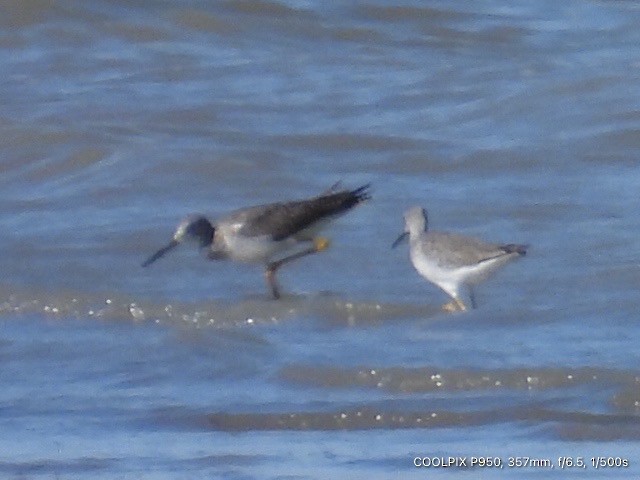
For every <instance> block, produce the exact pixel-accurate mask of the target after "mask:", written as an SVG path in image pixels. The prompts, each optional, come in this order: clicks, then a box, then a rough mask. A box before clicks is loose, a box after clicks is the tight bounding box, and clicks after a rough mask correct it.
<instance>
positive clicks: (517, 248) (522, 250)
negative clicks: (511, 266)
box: [502, 243, 529, 256]
mask: <svg viewBox="0 0 640 480" xmlns="http://www.w3.org/2000/svg"><path fill="white" fill-rule="evenodd" d="M528 249H529V245H518V244H516V243H510V244H508V245H503V246H502V250H504V251H505V252H506V253H517V254H518V255H522V256H524V255H526V254H527V250H528Z"/></svg>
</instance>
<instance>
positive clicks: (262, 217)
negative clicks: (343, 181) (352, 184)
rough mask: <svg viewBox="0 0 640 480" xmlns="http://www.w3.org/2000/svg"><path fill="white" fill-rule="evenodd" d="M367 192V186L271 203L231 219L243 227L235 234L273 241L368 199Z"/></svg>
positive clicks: (238, 214) (247, 210)
mask: <svg viewBox="0 0 640 480" xmlns="http://www.w3.org/2000/svg"><path fill="white" fill-rule="evenodd" d="M368 189H369V185H364V186H362V187H360V188H356V189H355V190H343V191H340V192H335V193H330V194H326V195H320V196H318V197H314V198H310V199H308V200H298V201H292V202H285V203H272V204H269V205H261V206H257V207H252V208H249V209H246V210H242V211H239V212H237V213H236V214H235V216H236V218H237V219H238V220H239V221H241V222H242V223H243V224H244V225H243V226H242V228H241V229H240V231H239V233H241V234H242V235H246V236H249V237H255V236H261V235H270V236H271V238H272V239H273V240H275V241H279V240H284V239H285V238H287V237H290V236H292V235H295V234H297V233H299V232H301V231H303V230H305V229H307V228H309V227H312V226H313V225H314V224H315V223H317V222H320V221H322V220H326V219H328V218H331V217H335V216H338V215H340V214H342V213H345V212H347V211H348V210H350V209H351V208H353V207H355V206H356V205H358V204H359V203H361V202H363V201H365V200H367V199H369V198H370V196H369V193H368Z"/></svg>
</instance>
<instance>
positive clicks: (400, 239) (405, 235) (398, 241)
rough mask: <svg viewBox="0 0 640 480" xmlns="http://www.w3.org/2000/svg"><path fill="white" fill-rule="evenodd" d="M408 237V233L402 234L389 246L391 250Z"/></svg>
mask: <svg viewBox="0 0 640 480" xmlns="http://www.w3.org/2000/svg"><path fill="white" fill-rule="evenodd" d="M408 236H409V232H402V233H401V234H400V236H399V237H398V238H396V241H395V242H393V245H391V248H396V247H397V246H398V245H400V243H401V242H402V241H403V240H404V239H405V238H407V237H408Z"/></svg>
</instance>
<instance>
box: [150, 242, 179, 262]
mask: <svg viewBox="0 0 640 480" xmlns="http://www.w3.org/2000/svg"><path fill="white" fill-rule="evenodd" d="M176 246H178V242H176V241H175V240H171V242H170V243H169V244H168V245H167V246H165V247H162V248H161V249H160V250H158V251H157V252H156V253H154V254H153V255H151V256H150V257H149V258H147V259H146V260H145V261H144V262H142V266H143V267H147V266H149V265H151V264H152V263H153V262H155V261H156V260H157V259H159V258H160V257H162V256H163V255H164V254H165V253H167V252H168V251H169V250H171V249H173V248H175V247H176Z"/></svg>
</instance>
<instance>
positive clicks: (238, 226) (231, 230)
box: [142, 184, 370, 299]
mask: <svg viewBox="0 0 640 480" xmlns="http://www.w3.org/2000/svg"><path fill="white" fill-rule="evenodd" d="M336 187H337V184H336V185H334V186H333V187H332V188H331V189H330V190H329V191H327V192H325V193H323V194H321V195H318V196H316V197H313V198H309V199H304V200H296V201H290V202H282V203H270V204H266V205H257V206H254V207H248V208H242V209H240V210H236V211H233V212H231V213H229V214H228V215H227V216H225V217H223V218H221V219H219V220H218V221H216V222H213V223H212V222H211V221H209V220H208V219H207V218H206V217H204V216H202V215H189V216H187V217H186V218H185V219H184V220H182V221H181V222H180V223H179V224H178V227H177V229H176V231H175V233H174V234H173V238H172V239H171V241H170V242H169V244H168V245H166V246H165V247H163V248H161V249H160V250H158V251H157V252H156V253H154V254H153V255H151V256H150V257H149V258H148V259H146V260H145V261H144V262H143V263H142V266H143V267H147V266H149V265H151V264H152V263H153V262H155V261H156V260H158V259H159V258H160V257H162V256H163V255H164V254H166V253H167V252H169V251H170V250H172V249H173V248H175V247H176V246H178V245H179V244H180V243H182V242H184V241H187V240H195V241H196V242H197V244H198V245H199V247H200V249H201V250H205V251H206V254H207V257H208V258H209V259H211V260H226V259H228V260H234V261H240V262H245V263H259V264H263V265H264V267H265V278H266V281H267V285H268V287H269V288H270V289H271V294H272V295H273V297H274V298H276V299H277V298H280V289H279V288H278V284H277V282H276V271H277V270H278V269H279V268H280V267H282V266H283V265H284V264H286V263H289V262H292V261H293V260H296V259H298V258H301V257H304V256H307V255H311V254H314V253H318V252H321V251H323V250H326V249H327V248H328V247H329V243H330V242H329V239H327V238H325V237H320V236H316V235H317V233H318V231H319V230H320V229H321V228H322V227H324V226H325V225H326V224H327V223H328V222H329V221H331V220H332V219H334V218H336V217H338V216H340V215H342V214H344V213H346V212H347V211H349V210H351V209H352V208H353V207H355V206H356V205H358V204H360V203H362V202H364V201H365V200H368V199H369V198H370V195H369V184H367V185H363V186H362V187H360V188H356V189H355V190H340V191H336ZM305 244H306V245H309V246H308V247H307V248H305V249H302V250H298V251H295V252H294V253H291V254H289V255H288V256H284V257H283V256H282V255H283V254H285V253H287V252H292V251H294V250H296V249H297V248H299V247H300V246H303V245H305Z"/></svg>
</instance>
